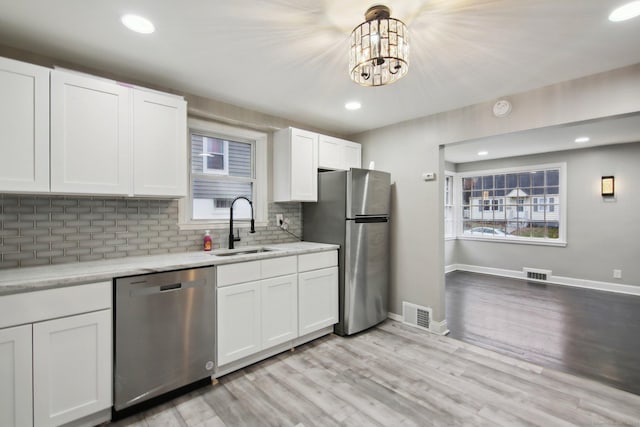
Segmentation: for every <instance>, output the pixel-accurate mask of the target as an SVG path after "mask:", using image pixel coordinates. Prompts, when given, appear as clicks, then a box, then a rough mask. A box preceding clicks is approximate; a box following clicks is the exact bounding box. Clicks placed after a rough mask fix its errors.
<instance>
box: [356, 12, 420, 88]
mask: <svg viewBox="0 0 640 427" xmlns="http://www.w3.org/2000/svg"><path fill="white" fill-rule="evenodd" d="M390 14H391V11H390V10H389V8H388V7H387V6H382V5H376V6H372V7H370V8H369V10H367V12H366V13H365V14H364V18H365V19H366V21H365V22H363V23H362V24H360V25H358V26H357V27H356V28H355V29H354V30H353V32H352V33H351V48H350V49H349V75H350V76H351V80H353V81H354V82H356V83H358V84H359V85H362V86H382V85H387V84H390V83H393V82H395V81H396V80H399V79H401V78H402V77H403V76H404V75H405V74H407V71H408V70H409V33H408V32H407V26H406V25H405V24H404V23H403V22H402V21H400V20H398V19H394V18H390V17H389V16H390Z"/></svg>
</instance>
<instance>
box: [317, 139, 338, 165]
mask: <svg viewBox="0 0 640 427" xmlns="http://www.w3.org/2000/svg"><path fill="white" fill-rule="evenodd" d="M318 167H319V168H321V169H342V144H341V141H340V140H339V139H338V138H333V137H331V136H326V135H320V137H319V139H318Z"/></svg>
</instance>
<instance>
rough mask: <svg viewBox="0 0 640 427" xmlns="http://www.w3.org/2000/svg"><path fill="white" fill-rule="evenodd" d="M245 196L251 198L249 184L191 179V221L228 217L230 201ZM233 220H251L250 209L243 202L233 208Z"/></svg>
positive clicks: (251, 190)
mask: <svg viewBox="0 0 640 427" xmlns="http://www.w3.org/2000/svg"><path fill="white" fill-rule="evenodd" d="M238 196H245V197H247V198H249V199H252V198H253V185H252V183H250V182H230V181H214V180H209V179H198V178H197V177H196V178H194V179H193V219H220V218H228V217H229V209H228V207H227V206H230V203H231V201H232V200H233V199H234V198H236V197H238ZM233 217H234V219H236V218H238V219H251V208H250V207H249V204H248V203H246V202H245V201H238V202H236V204H235V205H234V206H233Z"/></svg>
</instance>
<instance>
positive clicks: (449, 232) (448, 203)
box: [444, 173, 456, 239]
mask: <svg viewBox="0 0 640 427" xmlns="http://www.w3.org/2000/svg"><path fill="white" fill-rule="evenodd" d="M454 178H455V177H454V175H453V174H452V173H446V174H445V177H444V237H445V238H447V239H453V238H455V237H456V230H455V224H456V219H455V209H454V190H453V187H454Z"/></svg>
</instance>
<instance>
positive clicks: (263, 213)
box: [178, 117, 268, 230]
mask: <svg viewBox="0 0 640 427" xmlns="http://www.w3.org/2000/svg"><path fill="white" fill-rule="evenodd" d="M194 132H195V133H198V134H200V135H203V136H211V137H214V138H219V139H230V140H238V141H239V142H250V143H251V144H252V145H253V156H252V163H253V171H254V177H253V178H242V177H228V176H227V175H223V174H217V173H215V172H214V173H211V174H210V175H211V176H215V178H216V179H217V180H225V179H228V180H231V181H236V182H237V181H242V180H246V181H251V182H252V183H253V200H252V202H253V213H254V218H255V225H256V227H265V226H267V225H268V194H267V188H268V182H267V179H268V169H267V167H268V166H267V165H268V157H267V141H268V134H267V133H265V132H260V131H256V130H252V129H246V128H241V127H237V126H231V125H227V124H223V123H219V122H214V121H210V120H203V119H196V118H193V117H189V118H188V120H187V140H188V141H189V144H188V147H187V150H188V152H187V154H188V155H187V161H188V177H187V179H188V182H189V191H188V194H187V197H183V198H181V199H180V200H179V202H178V210H179V218H180V222H179V224H178V226H179V228H180V229H181V230H202V229H224V228H228V227H229V219H228V218H224V219H223V218H221V219H193V218H192V209H193V179H192V175H191V174H192V172H193V171H192V169H193V167H192V159H191V134H192V133H194ZM226 146H227V144H225V147H226ZM203 151H204V147H203ZM227 153H228V151H227ZM227 159H228V154H227ZM227 159H225V161H227ZM203 169H204V166H203ZM203 173H204V171H203ZM224 210H227V209H220V211H224ZM249 225H250V224H249V221H244V220H239V221H237V222H236V221H235V220H234V227H239V228H248V227H249Z"/></svg>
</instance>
